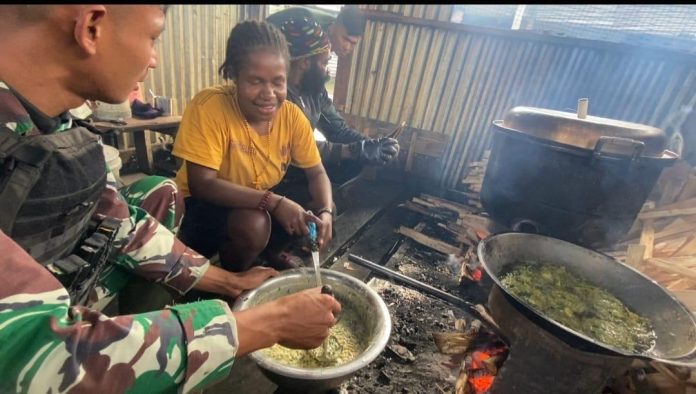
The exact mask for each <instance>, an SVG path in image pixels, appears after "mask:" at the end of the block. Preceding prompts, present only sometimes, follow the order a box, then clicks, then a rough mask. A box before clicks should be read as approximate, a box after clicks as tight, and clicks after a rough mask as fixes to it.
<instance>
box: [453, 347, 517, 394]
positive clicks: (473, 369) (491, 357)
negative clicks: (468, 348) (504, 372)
mask: <svg viewBox="0 0 696 394" xmlns="http://www.w3.org/2000/svg"><path fill="white" fill-rule="evenodd" d="M507 350H508V349H507V346H505V345H502V344H500V345H495V346H490V347H487V348H481V349H480V350H474V351H472V352H470V353H469V354H468V355H467V356H466V358H465V359H464V362H463V363H462V370H460V372H459V374H460V375H459V376H460V379H461V377H462V373H463V374H464V375H465V376H466V382H464V384H465V387H464V391H463V392H464V393H476V394H480V393H487V392H488V391H489V390H490V389H491V387H492V386H493V381H494V380H495V376H496V375H497V374H498V369H499V368H500V367H501V366H502V363H503V361H504V360H505V359H506V358H507V353H508V352H507ZM458 393H459V391H458Z"/></svg>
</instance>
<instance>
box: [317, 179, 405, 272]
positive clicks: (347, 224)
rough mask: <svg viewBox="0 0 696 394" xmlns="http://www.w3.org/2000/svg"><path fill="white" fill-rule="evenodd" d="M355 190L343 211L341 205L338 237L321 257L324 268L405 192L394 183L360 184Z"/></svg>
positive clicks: (362, 182)
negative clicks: (372, 220)
mask: <svg viewBox="0 0 696 394" xmlns="http://www.w3.org/2000/svg"><path fill="white" fill-rule="evenodd" d="M352 187H353V189H351V199H350V202H349V203H346V204H345V205H346V207H345V208H342V207H341V205H344V204H343V203H341V204H339V203H340V201H339V203H337V204H339V206H338V208H339V209H343V212H340V211H339V215H338V217H337V218H336V221H335V222H334V229H335V230H336V236H335V237H334V239H333V240H332V241H331V243H330V244H329V245H328V247H327V248H326V249H325V250H324V251H321V252H320V253H319V258H320V261H321V263H322V265H324V264H325V263H326V262H327V261H328V260H330V259H331V258H332V257H333V256H334V254H336V253H337V252H338V251H339V250H341V249H342V248H343V247H344V246H345V245H346V244H347V243H348V242H349V241H350V240H351V239H352V238H353V237H354V236H355V234H356V233H357V232H358V231H359V230H360V229H361V228H362V227H363V226H364V225H365V224H367V223H368V222H369V221H370V220H371V219H372V218H373V217H374V216H375V215H377V214H378V213H379V212H380V211H382V210H383V209H384V208H385V207H386V206H388V205H389V204H391V203H393V201H394V200H395V199H397V198H398V197H399V196H400V195H401V193H402V192H403V189H402V188H401V187H400V185H398V184H394V183H391V182H369V181H365V180H360V181H358V182H356V183H355V184H354V185H353V186H352Z"/></svg>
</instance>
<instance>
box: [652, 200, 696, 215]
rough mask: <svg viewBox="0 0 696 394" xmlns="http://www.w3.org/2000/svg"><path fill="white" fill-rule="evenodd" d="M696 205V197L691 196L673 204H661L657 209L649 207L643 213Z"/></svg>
mask: <svg viewBox="0 0 696 394" xmlns="http://www.w3.org/2000/svg"><path fill="white" fill-rule="evenodd" d="M693 207H696V197H694V198H689V199H686V200H679V201H675V202H673V203H671V204H668V205H665V206H661V207H659V208H656V209H649V210H647V209H646V210H644V211H643V212H642V213H647V212H654V211H668V210H672V209H682V208H693Z"/></svg>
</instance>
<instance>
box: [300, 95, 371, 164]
mask: <svg viewBox="0 0 696 394" xmlns="http://www.w3.org/2000/svg"><path fill="white" fill-rule="evenodd" d="M288 100H290V101H291V102H293V103H294V104H296V105H297V106H298V107H300V108H301V109H302V111H303V112H304V114H305V116H307V119H309V122H310V123H311V125H312V128H316V129H318V130H319V131H321V132H322V134H324V136H325V137H326V140H327V141H328V142H323V141H317V146H318V147H319V153H320V154H321V159H322V161H323V162H324V163H327V162H333V163H338V161H340V149H341V144H347V143H351V142H356V141H361V140H364V139H366V138H367V137H365V136H364V135H362V134H361V133H360V132H359V131H357V130H355V129H353V128H351V127H350V126H348V124H347V123H346V121H345V120H344V119H343V117H341V115H339V114H338V112H336V107H335V106H334V104H333V101H331V99H330V98H329V93H328V92H327V91H326V89H322V92H321V93H319V94H307V93H300V92H299V91H298V90H297V89H296V88H294V87H292V86H288Z"/></svg>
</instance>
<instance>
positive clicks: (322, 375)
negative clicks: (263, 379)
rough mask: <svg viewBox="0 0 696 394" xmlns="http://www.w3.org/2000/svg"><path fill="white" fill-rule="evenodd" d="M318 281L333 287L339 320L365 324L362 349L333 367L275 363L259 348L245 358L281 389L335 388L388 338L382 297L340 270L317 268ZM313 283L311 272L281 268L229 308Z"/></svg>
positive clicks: (310, 390)
mask: <svg viewBox="0 0 696 394" xmlns="http://www.w3.org/2000/svg"><path fill="white" fill-rule="evenodd" d="M321 280H322V282H323V283H324V284H329V285H331V286H332V288H333V292H334V295H335V296H336V298H337V299H338V301H339V302H340V303H341V308H342V316H343V317H341V318H342V319H345V318H346V316H348V315H351V314H354V315H357V318H358V321H362V322H363V323H364V324H365V332H366V333H367V338H366V348H365V350H364V351H363V352H362V353H361V354H360V355H359V356H358V357H357V358H355V359H354V360H352V361H350V362H348V363H346V364H343V365H338V366H335V367H327V368H298V367H291V366H288V365H284V364H281V363H279V362H278V361H276V360H274V359H272V358H270V357H268V356H267V355H265V354H264V352H263V351H262V350H259V351H256V352H253V353H251V354H250V355H249V357H250V358H251V359H252V360H254V362H256V364H257V365H258V366H259V368H260V369H261V371H262V372H263V373H264V375H266V376H267V377H268V378H269V379H270V380H271V381H273V382H274V383H275V384H277V385H278V386H280V387H282V388H283V390H284V392H298V393H315V392H317V393H320V392H325V391H327V390H330V389H333V388H336V387H338V386H339V385H340V384H341V382H343V381H344V380H346V379H348V378H350V377H351V376H352V375H353V374H354V373H355V372H357V371H358V370H360V369H361V368H363V367H365V366H366V365H368V364H369V363H370V362H372V360H374V359H375V358H376V357H377V356H378V355H379V354H380V353H381V352H382V350H384V347H385V346H386V345H387V342H388V341H389V335H390V333H391V318H390V316H389V310H388V309H387V306H386V304H385V303H384V300H382V298H381V297H380V296H379V295H378V294H377V293H376V292H375V291H374V290H372V289H371V288H370V287H368V286H367V285H366V284H365V283H363V282H361V281H359V280H357V279H355V278H353V277H352V276H350V275H346V274H344V273H341V272H337V271H331V270H327V269H322V270H321ZM315 286H316V279H315V276H314V273H313V271H310V270H308V269H306V268H298V269H292V270H287V271H283V273H282V274H281V275H280V276H277V277H275V278H273V279H270V280H268V281H266V282H264V283H263V284H262V285H261V286H259V287H257V288H256V289H254V290H251V291H249V292H246V293H244V294H242V295H241V296H240V297H239V298H238V299H237V301H236V302H235V303H234V306H233V307H232V310H233V311H238V310H244V309H248V308H251V307H253V306H255V305H259V304H263V303H265V302H268V301H272V300H275V299H277V298H280V297H282V296H285V295H288V294H291V293H296V292H298V291H301V290H304V289H309V288H311V287H315Z"/></svg>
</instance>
